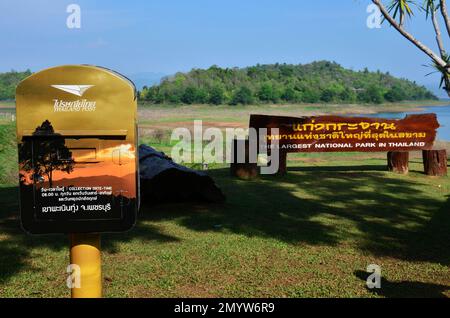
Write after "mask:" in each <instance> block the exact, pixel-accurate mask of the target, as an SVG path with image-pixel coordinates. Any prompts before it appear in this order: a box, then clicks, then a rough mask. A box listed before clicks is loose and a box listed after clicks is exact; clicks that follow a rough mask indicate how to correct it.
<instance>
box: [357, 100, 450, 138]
mask: <svg viewBox="0 0 450 318" xmlns="http://www.w3.org/2000/svg"><path fill="white" fill-rule="evenodd" d="M420 108H423V111H420V112H401V113H378V114H366V115H357V116H358V117H376V118H394V119H400V118H405V116H406V115H409V114H427V113H434V114H436V115H437V119H438V122H439V124H440V125H441V127H439V129H438V135H437V138H436V139H437V140H443V141H450V105H448V106H420Z"/></svg>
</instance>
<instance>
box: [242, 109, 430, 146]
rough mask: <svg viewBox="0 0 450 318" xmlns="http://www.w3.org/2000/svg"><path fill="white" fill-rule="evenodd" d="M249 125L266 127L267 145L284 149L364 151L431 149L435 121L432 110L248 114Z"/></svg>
mask: <svg viewBox="0 0 450 318" xmlns="http://www.w3.org/2000/svg"><path fill="white" fill-rule="evenodd" d="M249 126H250V127H251V128H256V130H257V131H259V129H261V128H267V130H268V132H267V136H266V138H267V145H268V147H269V148H273V146H271V145H272V144H275V143H274V142H273V141H277V142H278V147H279V149H281V150H284V151H286V152H343V151H362V152H366V151H412V150H424V149H431V148H432V147H433V143H434V140H435V138H436V129H437V128H439V123H438V121H437V118H436V115H435V114H420V115H409V116H406V117H405V118H404V119H383V118H370V117H342V116H316V117H297V118H296V117H285V116H269V115H250V125H249ZM274 128H278V132H275V129H274Z"/></svg>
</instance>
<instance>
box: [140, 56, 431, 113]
mask: <svg viewBox="0 0 450 318" xmlns="http://www.w3.org/2000/svg"><path fill="white" fill-rule="evenodd" d="M139 98H140V99H141V100H143V101H146V102H148V103H153V104H213V105H220V104H229V105H238V104H242V105H248V104H275V103H286V104H287V103H289V104H295V103H351V104H352V103H369V104H380V103H384V102H401V101H417V100H435V99H437V97H436V96H435V95H434V94H433V93H431V92H430V91H429V90H427V89H426V88H425V87H424V86H420V85H417V84H416V83H415V82H412V81H410V80H407V79H400V78H396V77H394V76H392V75H390V74H389V73H383V72H380V71H376V72H370V71H368V69H367V68H365V69H364V70H361V71H354V70H350V69H345V68H344V67H342V66H341V65H339V64H338V63H335V62H329V61H318V62H313V63H309V64H303V65H302V64H298V65H291V64H270V65H259V64H258V65H256V66H252V67H246V68H220V67H218V66H211V67H210V68H208V69H193V70H191V71H190V72H188V73H181V72H180V73H176V74H175V75H173V76H168V77H165V78H163V79H162V80H161V82H160V84H159V85H154V86H151V87H144V88H143V89H142V90H141V92H139Z"/></svg>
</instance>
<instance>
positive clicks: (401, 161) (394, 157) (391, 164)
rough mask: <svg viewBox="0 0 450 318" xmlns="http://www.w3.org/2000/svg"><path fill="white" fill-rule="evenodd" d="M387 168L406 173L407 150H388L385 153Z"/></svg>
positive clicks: (407, 162)
mask: <svg viewBox="0 0 450 318" xmlns="http://www.w3.org/2000/svg"><path fill="white" fill-rule="evenodd" d="M387 161H388V170H389V171H392V172H396V173H402V174H407V173H408V171H409V167H408V164H409V152H406V151H389V152H388V154H387Z"/></svg>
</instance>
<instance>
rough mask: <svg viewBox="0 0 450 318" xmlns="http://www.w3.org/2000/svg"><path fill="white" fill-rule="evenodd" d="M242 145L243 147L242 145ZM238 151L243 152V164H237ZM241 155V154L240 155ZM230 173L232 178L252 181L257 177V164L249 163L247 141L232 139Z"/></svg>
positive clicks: (248, 143) (248, 144)
mask: <svg viewBox="0 0 450 318" xmlns="http://www.w3.org/2000/svg"><path fill="white" fill-rule="evenodd" d="M242 143H243V144H244V145H242ZM238 149H243V150H244V154H243V155H244V162H238V159H239V157H240V156H238ZM240 155H242V154H240ZM232 159H233V162H232V163H231V165H230V172H231V175H232V176H235V177H238V178H241V179H253V178H255V177H257V176H258V174H259V171H258V163H257V162H250V142H249V140H248V139H233V144H232Z"/></svg>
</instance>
